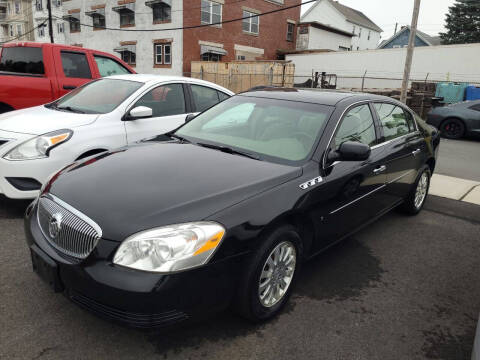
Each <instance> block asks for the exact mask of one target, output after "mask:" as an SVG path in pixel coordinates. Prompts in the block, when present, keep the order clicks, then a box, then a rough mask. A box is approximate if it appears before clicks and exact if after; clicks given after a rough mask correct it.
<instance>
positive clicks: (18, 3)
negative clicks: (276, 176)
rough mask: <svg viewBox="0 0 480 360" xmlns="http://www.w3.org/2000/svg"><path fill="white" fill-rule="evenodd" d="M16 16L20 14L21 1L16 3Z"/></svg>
mask: <svg viewBox="0 0 480 360" xmlns="http://www.w3.org/2000/svg"><path fill="white" fill-rule="evenodd" d="M15 14H20V1H15Z"/></svg>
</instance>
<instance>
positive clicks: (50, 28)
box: [47, 0, 55, 44]
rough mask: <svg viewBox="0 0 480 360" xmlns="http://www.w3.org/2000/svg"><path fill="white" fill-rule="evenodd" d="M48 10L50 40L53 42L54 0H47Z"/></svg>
mask: <svg viewBox="0 0 480 360" xmlns="http://www.w3.org/2000/svg"><path fill="white" fill-rule="evenodd" d="M47 10H48V33H49V34H50V42H51V43H52V44H53V43H54V42H55V41H54V40H53V24H52V0H47Z"/></svg>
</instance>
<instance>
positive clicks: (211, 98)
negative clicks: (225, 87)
mask: <svg viewBox="0 0 480 360" xmlns="http://www.w3.org/2000/svg"><path fill="white" fill-rule="evenodd" d="M191 87H192V94H193V101H194V102H195V107H196V111H198V112H201V111H204V110H207V109H208V108H209V107H211V106H213V105H215V104H218V103H219V102H220V101H223V100H225V97H224V96H227V95H225V94H223V93H219V92H218V91H217V90H215V89H212V88H208V87H205V86H200V85H192V86H191ZM220 94H222V95H223V96H222V95H220ZM220 96H222V97H223V98H220Z"/></svg>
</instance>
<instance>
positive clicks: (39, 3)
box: [35, 0, 43, 11]
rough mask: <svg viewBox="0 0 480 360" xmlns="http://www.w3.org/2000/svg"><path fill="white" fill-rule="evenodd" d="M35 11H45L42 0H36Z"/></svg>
mask: <svg viewBox="0 0 480 360" xmlns="http://www.w3.org/2000/svg"><path fill="white" fill-rule="evenodd" d="M35 9H37V11H42V9H43V4H42V0H36V1H35Z"/></svg>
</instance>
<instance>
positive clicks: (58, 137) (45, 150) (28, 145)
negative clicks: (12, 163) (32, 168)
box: [4, 130, 73, 160]
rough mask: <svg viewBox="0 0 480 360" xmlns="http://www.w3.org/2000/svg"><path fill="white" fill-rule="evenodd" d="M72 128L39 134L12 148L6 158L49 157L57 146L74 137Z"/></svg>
mask: <svg viewBox="0 0 480 360" xmlns="http://www.w3.org/2000/svg"><path fill="white" fill-rule="evenodd" d="M72 134H73V131H72V130H58V131H53V132H51V133H48V134H44V135H40V136H37V137H35V138H33V139H30V140H27V141H25V142H24V143H22V144H20V145H18V146H17V147H15V148H13V149H12V150H10V151H9V152H8V153H7V154H6V155H5V156H4V158H5V159H7V160H34V159H41V158H46V157H48V154H49V152H50V151H51V150H52V149H53V148H54V147H55V146H58V145H60V144H62V143H64V142H65V141H68V140H69V139H70V138H71V137H72Z"/></svg>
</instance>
